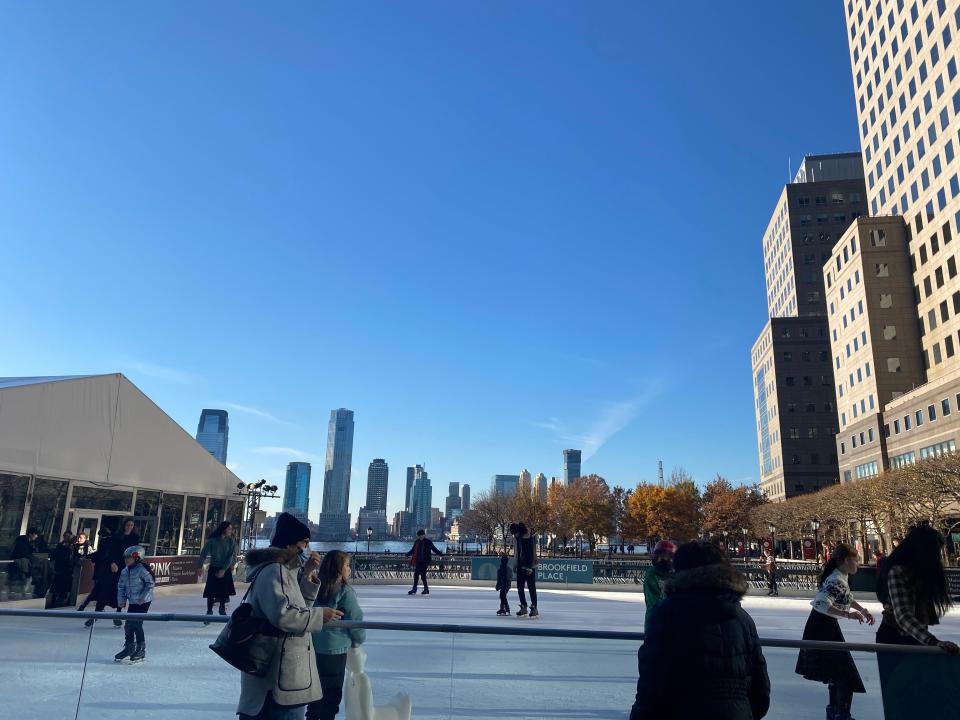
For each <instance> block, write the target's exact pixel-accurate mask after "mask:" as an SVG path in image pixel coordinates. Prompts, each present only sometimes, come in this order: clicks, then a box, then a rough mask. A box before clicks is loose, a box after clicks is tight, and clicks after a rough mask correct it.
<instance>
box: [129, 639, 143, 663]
mask: <svg viewBox="0 0 960 720" xmlns="http://www.w3.org/2000/svg"><path fill="white" fill-rule="evenodd" d="M146 649H147V644H146V643H137V648H136V650H134V651H133V655H131V656H130V662H131V663H142V662H143V661H144V660H146Z"/></svg>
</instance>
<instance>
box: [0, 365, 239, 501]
mask: <svg viewBox="0 0 960 720" xmlns="http://www.w3.org/2000/svg"><path fill="white" fill-rule="evenodd" d="M0 471H3V472H9V473H22V474H24V475H42V476H46V477H53V478H64V479H71V480H82V481H88V482H100V483H109V484H111V485H126V486H129V487H139V488H156V489H161V490H164V491H166V492H190V493H198V494H201V495H230V494H231V493H233V491H234V489H235V488H236V486H237V483H238V482H240V478H238V477H237V476H236V475H234V474H233V473H232V472H230V471H229V470H228V469H227V468H226V467H225V466H224V465H222V464H221V463H220V462H219V461H218V460H216V459H215V458H214V457H213V456H212V455H210V453H209V452H207V451H206V450H205V449H204V448H203V447H201V446H200V445H199V444H198V443H197V441H196V440H195V439H194V438H192V437H191V436H190V435H188V434H187V432H186V431H185V430H184V429H183V428H182V427H180V426H179V425H178V424H177V423H176V422H174V420H173V419H172V418H171V417H170V416H169V415H167V414H166V413H165V412H163V410H161V409H160V408H159V407H157V405H156V404H155V403H154V402H153V401H152V400H151V399H150V398H148V397H147V396H146V395H144V394H143V392H141V391H140V390H139V389H138V388H137V387H136V386H135V385H134V384H133V383H131V382H130V381H129V380H128V379H127V378H126V377H124V376H123V375H121V374H120V373H114V374H111V375H87V376H74V377H37V378H0Z"/></svg>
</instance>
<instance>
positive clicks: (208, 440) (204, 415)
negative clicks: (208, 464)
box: [197, 410, 230, 465]
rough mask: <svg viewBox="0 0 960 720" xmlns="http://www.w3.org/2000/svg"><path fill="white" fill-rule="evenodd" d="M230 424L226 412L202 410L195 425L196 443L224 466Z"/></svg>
mask: <svg viewBox="0 0 960 720" xmlns="http://www.w3.org/2000/svg"><path fill="white" fill-rule="evenodd" d="M229 436H230V423H229V421H228V416H227V411H226V410H204V411H202V412H201V413H200V422H199V423H198V424H197V442H198V443H200V444H201V445H202V446H203V447H204V448H205V449H206V450H207V452H209V453H210V454H211V455H213V456H214V457H215V458H216V459H217V460H219V461H220V462H222V463H223V464H224V465H226V464H227V440H228V439H229Z"/></svg>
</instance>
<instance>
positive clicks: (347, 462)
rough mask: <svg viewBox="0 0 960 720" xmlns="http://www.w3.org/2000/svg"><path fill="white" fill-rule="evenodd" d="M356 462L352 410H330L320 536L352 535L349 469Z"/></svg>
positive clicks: (323, 537) (329, 538)
mask: <svg viewBox="0 0 960 720" xmlns="http://www.w3.org/2000/svg"><path fill="white" fill-rule="evenodd" d="M352 465H353V411H352V410H347V409H345V408H339V409H337V410H331V411H330V424H329V426H328V428H327V461H326V466H325V468H324V473H323V506H322V509H321V512H320V522H319V525H320V532H319V535H320V539H321V540H334V541H336V540H346V539H347V538H348V537H349V535H350V511H349V509H348V508H349V503H350V472H351V467H352Z"/></svg>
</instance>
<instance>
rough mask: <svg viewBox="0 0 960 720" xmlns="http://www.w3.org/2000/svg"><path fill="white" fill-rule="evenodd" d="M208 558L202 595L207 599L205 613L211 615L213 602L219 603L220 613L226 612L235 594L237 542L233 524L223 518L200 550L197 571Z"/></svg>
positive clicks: (200, 569)
mask: <svg viewBox="0 0 960 720" xmlns="http://www.w3.org/2000/svg"><path fill="white" fill-rule="evenodd" d="M207 558H210V567H209V568H207V582H206V584H205V585H204V586H203V597H204V598H206V600H207V615H213V606H214V604H215V603H217V604H219V605H220V609H219V612H220V614H221V615H226V614H227V603H228V602H230V597H231V596H232V595H236V594H237V591H236V589H234V586H233V568H234V566H235V565H236V562H237V542H236V540H234V539H233V525H231V524H230V522H228V521H226V520H224V521H223V522H222V523H220V524H219V525H218V526H217V529H216V530H214V531H213V532H212V533H211V534H210V537H209V539H208V540H207V542H205V543H204V545H203V549H202V550H201V551H200V559H199V561H198V562H197V573H198V574H199V573H201V572H203V561H204V560H205V559H207Z"/></svg>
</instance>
